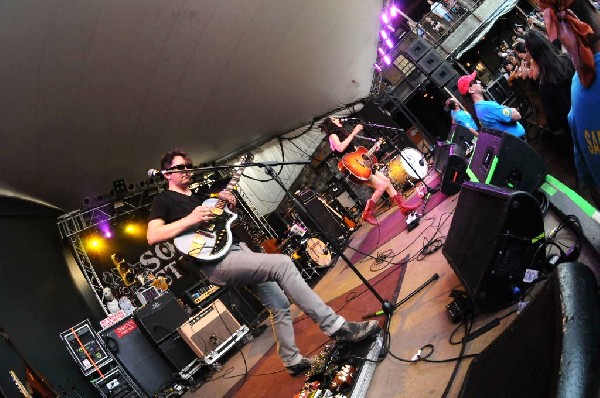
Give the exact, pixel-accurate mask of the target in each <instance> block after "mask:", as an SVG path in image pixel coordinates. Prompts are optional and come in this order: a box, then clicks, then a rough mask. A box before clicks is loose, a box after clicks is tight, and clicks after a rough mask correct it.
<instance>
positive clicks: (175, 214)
mask: <svg viewBox="0 0 600 398" xmlns="http://www.w3.org/2000/svg"><path fill="white" fill-rule="evenodd" d="M208 198H209V195H208V194H195V193H192V194H191V195H190V196H187V195H184V194H182V193H179V192H175V191H171V190H166V191H163V192H161V193H159V194H158V195H156V196H155V197H154V200H153V201H152V206H151V207H150V215H149V216H148V221H152V220H155V219H157V218H160V219H162V220H163V221H164V222H165V224H170V223H172V222H173V221H177V220H180V219H182V218H183V217H185V216H187V215H188V214H190V213H191V212H192V210H194V209H195V208H196V207H198V206H200V205H202V202H204V201H205V200H206V199H208ZM232 242H233V243H238V242H239V239H238V238H237V237H236V236H235V234H234V235H233V240H232Z"/></svg>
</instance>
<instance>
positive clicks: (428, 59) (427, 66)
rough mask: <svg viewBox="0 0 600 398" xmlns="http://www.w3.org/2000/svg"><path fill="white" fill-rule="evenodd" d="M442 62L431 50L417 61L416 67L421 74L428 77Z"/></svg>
mask: <svg viewBox="0 0 600 398" xmlns="http://www.w3.org/2000/svg"><path fill="white" fill-rule="evenodd" d="M442 62H444V59H443V58H442V56H441V55H440V54H438V52H437V50H435V49H431V50H429V51H428V52H427V54H425V55H424V56H423V58H421V59H420V60H419V63H418V65H419V66H420V67H421V69H422V70H423V72H425V73H426V74H428V75H430V74H431V73H432V72H433V71H434V70H435V69H436V68H437V67H438V66H440V64H441V63H442Z"/></svg>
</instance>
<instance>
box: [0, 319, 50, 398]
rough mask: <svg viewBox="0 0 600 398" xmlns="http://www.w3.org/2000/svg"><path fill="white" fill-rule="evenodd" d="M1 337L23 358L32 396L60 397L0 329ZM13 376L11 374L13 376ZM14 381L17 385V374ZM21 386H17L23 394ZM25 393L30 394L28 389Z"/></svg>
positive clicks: (27, 382) (42, 397) (41, 397)
mask: <svg viewBox="0 0 600 398" xmlns="http://www.w3.org/2000/svg"><path fill="white" fill-rule="evenodd" d="M0 335H2V337H3V338H4V340H5V341H6V343H7V344H8V345H9V346H10V348H12V349H13V350H14V351H15V352H16V353H17V355H18V356H19V357H21V360H22V361H23V363H24V364H25V380H26V384H27V385H28V386H29V389H30V390H31V391H32V393H31V394H30V396H32V397H34V398H38V397H39V398H58V397H60V395H59V394H58V392H56V390H55V389H54V387H52V385H51V384H50V382H49V381H48V379H46V377H44V376H43V375H42V374H41V373H40V372H38V371H37V370H35V369H34V368H33V367H32V366H31V365H30V364H29V362H28V361H27V359H25V356H24V355H23V354H21V352H20V351H19V350H18V349H17V347H16V346H15V345H14V344H13V342H12V341H11V339H10V337H8V334H7V333H6V332H5V331H4V329H2V328H0ZM12 375H13V374H11V376H12ZM13 381H15V383H17V378H16V374H15V375H14V377H13ZM19 383H20V382H19ZM21 386H22V384H21ZM21 386H20V385H19V384H17V387H19V391H21V393H23V390H22V389H21ZM23 387H24V386H23ZM24 391H26V392H27V394H29V391H28V390H27V389H24ZM23 394H24V393H23ZM25 396H27V395H25Z"/></svg>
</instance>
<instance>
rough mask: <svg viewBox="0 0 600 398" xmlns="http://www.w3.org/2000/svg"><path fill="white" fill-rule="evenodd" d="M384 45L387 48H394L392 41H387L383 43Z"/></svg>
mask: <svg viewBox="0 0 600 398" xmlns="http://www.w3.org/2000/svg"><path fill="white" fill-rule="evenodd" d="M385 44H387V46H388V47H389V48H394V43H392V41H391V40H390V39H387V40H386V41H385Z"/></svg>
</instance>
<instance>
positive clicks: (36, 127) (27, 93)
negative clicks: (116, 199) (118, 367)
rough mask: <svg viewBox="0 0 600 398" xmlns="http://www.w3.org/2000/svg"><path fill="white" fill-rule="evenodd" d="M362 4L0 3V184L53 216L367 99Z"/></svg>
mask: <svg viewBox="0 0 600 398" xmlns="http://www.w3.org/2000/svg"><path fill="white" fill-rule="evenodd" d="M381 7H382V2H381V1H376V0H306V1H298V0H294V1H292V0H235V1H234V0H232V1H217V0H187V1H186V0H168V1H167V0H126V1H124V0H85V1H78V0H39V1H34V0H5V1H2V2H0V31H1V37H2V40H0V55H1V57H2V62H1V63H0V87H1V92H0V115H2V117H1V122H2V123H1V124H0V129H1V131H2V140H3V145H2V146H3V156H2V157H1V159H0V162H1V165H0V166H1V168H2V175H1V176H0V184H1V186H0V188H2V189H4V190H5V191H9V192H12V193H15V194H17V195H27V196H31V197H34V198H38V199H41V200H44V201H47V202H49V203H51V204H53V205H56V206H59V207H62V208H64V209H66V210H73V209H76V208H79V207H81V200H82V198H83V197H85V196H90V197H94V196H96V195H97V194H101V193H106V192H109V191H110V190H111V189H112V182H113V181H115V180H118V179H121V178H124V179H125V180H126V182H134V183H135V182H138V181H140V180H143V179H144V178H145V175H146V170H147V169H149V168H152V167H155V168H156V167H158V159H159V158H160V155H161V154H162V153H163V152H164V151H166V150H169V149H172V148H174V147H179V148H182V149H186V150H188V151H189V152H190V154H191V155H192V157H193V158H194V160H195V162H197V163H199V162H203V161H210V160H214V159H217V158H219V157H222V156H225V155H227V154H229V153H232V152H235V151H236V150H237V149H239V148H241V147H243V146H246V145H247V144H249V143H252V142H257V141H261V140H263V139H266V138H268V137H273V136H276V135H278V134H281V133H285V132H288V131H291V130H293V129H294V128H297V127H299V126H301V125H303V124H305V123H307V122H309V121H310V120H311V119H312V118H313V117H315V116H317V115H320V114H322V113H324V112H328V111H330V110H333V109H335V108H337V107H339V106H340V105H342V104H345V103H349V102H352V101H354V100H355V99H357V98H361V97H364V96H366V95H368V93H369V89H370V85H371V79H372V72H373V68H372V64H373V63H374V62H375V56H376V47H377V42H378V29H379V13H380V11H381Z"/></svg>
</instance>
